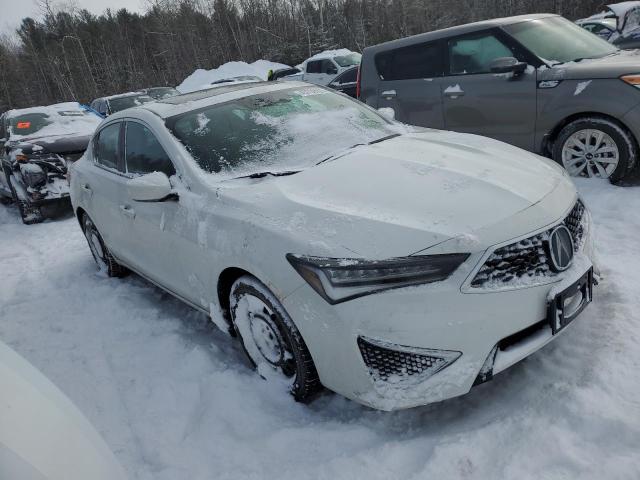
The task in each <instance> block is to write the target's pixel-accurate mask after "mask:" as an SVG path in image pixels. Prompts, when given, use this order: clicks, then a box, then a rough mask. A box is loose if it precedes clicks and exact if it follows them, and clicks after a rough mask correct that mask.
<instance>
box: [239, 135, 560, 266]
mask: <svg viewBox="0 0 640 480" xmlns="http://www.w3.org/2000/svg"><path fill="white" fill-rule="evenodd" d="M562 181H565V182H567V181H568V180H567V179H566V177H565V178H563V175H562V173H560V170H559V168H558V167H557V166H555V165H552V164H551V163H550V162H549V161H548V160H545V159H542V158H541V157H538V156H537V155H534V154H531V153H528V152H525V151H523V150H521V149H518V148H515V147H511V146H509V145H506V144H503V143H501V142H497V141H495V140H490V139H487V138H483V137H479V136H474V135H464V134H457V133H452V132H444V131H428V132H426V133H412V134H407V135H403V136H401V137H396V138H393V139H389V140H387V141H384V142H381V143H377V144H373V145H365V146H360V147H356V148H354V149H352V150H351V151H349V153H347V154H345V155H343V156H341V157H339V158H337V159H335V160H331V161H328V162H325V163H323V164H321V165H318V166H316V167H311V168H309V169H307V170H304V171H302V172H300V173H298V174H295V175H291V176H287V177H279V178H275V179H268V180H267V181H265V182H264V183H263V184H262V185H260V186H258V185H252V186H251V188H258V189H259V190H260V193H259V196H260V198H261V199H262V200H263V201H262V202H261V206H260V208H265V212H266V211H267V210H268V211H269V213H268V214H269V215H272V214H273V213H274V212H273V211H274V210H278V211H279V210H282V211H285V212H288V213H291V212H296V213H295V214H294V215H293V216H292V218H293V217H296V218H303V219H306V222H302V223H301V222H297V223H298V224H297V225H296V228H303V227H304V228H306V229H307V231H308V232H310V233H315V234H317V236H318V238H321V239H322V240H323V241H330V240H331V237H332V236H335V239H336V240H339V242H340V245H342V246H343V247H344V248H347V249H348V250H350V251H352V252H357V253H358V254H361V255H365V256H371V257H372V258H374V257H376V256H379V255H407V254H410V253H415V252H417V251H418V250H422V249H424V248H427V247H429V246H432V245H435V244H437V243H441V242H443V241H445V240H448V239H450V238H453V237H458V236H461V235H471V234H473V232H474V231H476V230H478V229H481V228H483V227H487V226H490V225H494V224H496V223H498V222H500V221H502V220H504V219H507V218H508V217H510V216H513V215H515V214H516V213H518V212H521V211H522V210H525V209H527V208H529V207H531V206H532V205H534V204H535V203H537V202H539V201H540V200H541V199H542V198H544V197H545V196H547V195H548V194H549V193H550V192H552V191H553V190H554V189H555V188H556V187H557V186H558V184H559V183H560V182H562ZM265 184H268V187H267V186H265ZM241 190H242V192H238V193H237V194H236V195H237V196H238V197H240V196H244V197H245V200H247V199H246V195H247V191H246V190H245V189H241ZM271 196H273V198H275V200H274V203H271V202H269V201H268V200H267V199H268V198H269V197H271ZM278 197H280V200H278ZM282 197H284V198H282ZM282 200H286V201H287V203H289V204H288V205H287V206H286V207H285V208H279V202H280V201H282ZM264 216H266V213H265V214H264ZM305 224H306V225H305ZM528 227H529V228H531V230H533V229H534V228H536V227H535V226H532V225H529V226H528ZM522 233H523V234H524V233H527V232H522ZM390 238H393V242H392V243H393V248H394V249H395V250H394V251H388V250H386V248H387V247H385V243H386V244H388V243H389V242H388V240H385V239H390ZM487 246H488V245H487ZM477 247H478V248H486V246H484V247H483V246H482V245H481V241H480V242H479V243H478V245H477Z"/></svg>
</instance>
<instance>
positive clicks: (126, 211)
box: [120, 205, 136, 218]
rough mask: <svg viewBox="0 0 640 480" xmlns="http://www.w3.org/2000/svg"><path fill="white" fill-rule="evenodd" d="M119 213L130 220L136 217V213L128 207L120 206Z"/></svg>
mask: <svg viewBox="0 0 640 480" xmlns="http://www.w3.org/2000/svg"><path fill="white" fill-rule="evenodd" d="M120 211H121V212H122V213H124V214H125V215H126V216H127V217H130V218H135V216H136V211H135V210H134V209H133V208H131V207H130V206H128V205H120Z"/></svg>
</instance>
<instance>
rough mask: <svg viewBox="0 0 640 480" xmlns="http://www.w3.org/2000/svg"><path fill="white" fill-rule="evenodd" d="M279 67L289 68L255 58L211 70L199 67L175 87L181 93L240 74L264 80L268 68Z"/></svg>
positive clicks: (276, 68) (281, 64) (199, 88)
mask: <svg viewBox="0 0 640 480" xmlns="http://www.w3.org/2000/svg"><path fill="white" fill-rule="evenodd" d="M279 68H289V65H285V64H283V63H275V62H270V61H268V60H256V61H255V62H253V63H246V62H228V63H225V64H223V65H220V66H219V67H218V68H213V69H211V70H203V69H201V68H199V69H198V70H196V71H195V72H193V73H192V74H191V75H189V76H188V77H187V78H185V79H184V80H183V81H182V83H181V84H180V85H178V86H177V87H176V89H178V91H180V92H181V93H187V92H193V91H195V90H201V89H203V88H206V87H208V86H209V85H211V82H215V81H216V80H222V79H223V78H230V77H239V76H241V75H255V76H256V77H260V78H262V79H264V80H266V79H267V75H268V74H269V70H278V69H279Z"/></svg>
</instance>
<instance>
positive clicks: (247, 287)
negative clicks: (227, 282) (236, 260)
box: [229, 275, 321, 401]
mask: <svg viewBox="0 0 640 480" xmlns="http://www.w3.org/2000/svg"><path fill="white" fill-rule="evenodd" d="M229 300H230V305H231V318H232V321H233V326H234V328H235V330H236V332H237V334H238V336H239V338H240V340H241V341H242V345H243V347H244V351H245V353H246V354H247V356H248V357H249V360H250V361H251V363H252V364H253V365H254V366H255V367H256V368H257V369H258V373H259V374H260V375H261V376H262V377H263V378H268V377H271V375H270V374H271V373H273V374H275V376H276V377H279V378H281V379H282V378H284V379H285V381H286V383H287V388H288V389H289V391H290V393H291V394H292V395H293V397H294V398H295V399H296V400H297V401H306V400H309V399H310V398H311V397H312V396H313V394H314V393H316V392H317V391H319V390H320V388H321V384H320V379H319V378H318V373H317V371H316V367H315V365H314V364H313V360H312V358H311V354H310V353H309V350H308V349H307V346H306V344H305V343H304V340H303V339H302V336H301V335H300V332H299V331H298V329H297V328H296V326H295V325H294V324H293V322H292V321H291V318H290V317H289V315H288V314H287V312H286V311H285V309H284V307H283V306H282V304H280V302H279V301H278V299H277V298H276V297H275V295H273V293H271V292H270V291H269V289H268V288H267V287H266V286H264V285H263V284H262V283H260V282H259V281H258V280H257V279H255V278H254V277H251V276H249V275H246V276H243V277H241V278H239V279H238V280H236V282H235V283H234V284H233V286H232V287H231V294H230V299H229Z"/></svg>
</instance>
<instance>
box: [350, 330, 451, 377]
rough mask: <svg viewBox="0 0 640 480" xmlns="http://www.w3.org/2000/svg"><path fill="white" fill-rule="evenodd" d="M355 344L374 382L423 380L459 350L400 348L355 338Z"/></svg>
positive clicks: (447, 363)
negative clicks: (356, 340) (356, 342)
mask: <svg viewBox="0 0 640 480" xmlns="http://www.w3.org/2000/svg"><path fill="white" fill-rule="evenodd" d="M358 347H359V348H360V353H361V354H362V358H363V360H364V363H365V365H366V366H367V368H368V369H369V373H370V374H371V376H372V377H373V379H374V381H376V382H378V381H382V382H390V381H391V382H398V381H402V380H403V379H409V378H414V379H416V380H419V381H423V380H425V379H426V378H428V377H430V376H431V375H433V374H435V373H437V372H439V371H440V370H442V369H443V368H445V367H446V366H448V365H450V364H451V363H453V362H454V361H455V360H456V359H457V358H458V357H459V356H460V355H461V353H460V352H454V351H450V350H430V349H422V348H412V347H403V346H400V345H393V344H388V343H386V342H380V341H377V340H372V339H369V338H364V337H358Z"/></svg>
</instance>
